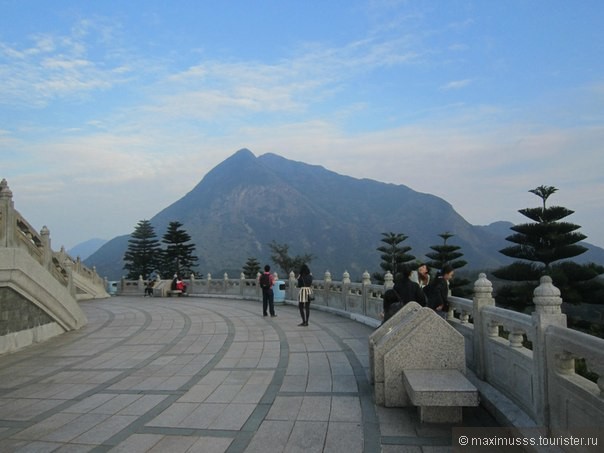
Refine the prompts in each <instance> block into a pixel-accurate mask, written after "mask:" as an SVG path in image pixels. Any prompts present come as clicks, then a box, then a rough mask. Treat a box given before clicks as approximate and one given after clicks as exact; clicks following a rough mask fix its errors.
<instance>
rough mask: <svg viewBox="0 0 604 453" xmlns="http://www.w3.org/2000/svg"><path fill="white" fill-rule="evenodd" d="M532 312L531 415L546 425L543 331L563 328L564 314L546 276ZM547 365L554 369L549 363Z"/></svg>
mask: <svg viewBox="0 0 604 453" xmlns="http://www.w3.org/2000/svg"><path fill="white" fill-rule="evenodd" d="M533 302H534V304H535V311H534V312H533V314H532V323H533V327H534V329H535V338H534V340H533V366H534V367H535V373H534V376H535V385H536V388H535V389H534V393H535V398H534V400H535V403H536V407H535V413H536V416H537V420H536V421H537V423H539V424H541V425H543V426H548V425H549V393H548V386H547V370H548V363H547V351H546V344H545V331H546V330H547V328H548V327H549V326H560V327H566V315H565V314H563V313H562V309H561V307H562V298H561V297H560V290H559V289H558V288H556V287H555V286H554V285H553V283H552V279H551V277H550V276H548V275H545V276H543V277H541V280H540V285H539V286H538V287H537V288H535V291H534V292H533ZM551 366H552V367H553V366H556V364H555V363H552V364H551Z"/></svg>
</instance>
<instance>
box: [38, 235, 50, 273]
mask: <svg viewBox="0 0 604 453" xmlns="http://www.w3.org/2000/svg"><path fill="white" fill-rule="evenodd" d="M40 237H41V238H42V266H44V267H45V268H46V269H47V270H49V271H50V270H51V266H52V249H51V248H50V231H49V230H48V228H47V227H46V225H44V226H43V227H42V229H41V230H40Z"/></svg>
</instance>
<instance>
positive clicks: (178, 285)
mask: <svg viewBox="0 0 604 453" xmlns="http://www.w3.org/2000/svg"><path fill="white" fill-rule="evenodd" d="M176 290H177V291H182V294H184V293H186V292H187V285H186V283H185V282H184V281H183V280H182V279H181V278H180V276H179V277H178V278H177V280H176Z"/></svg>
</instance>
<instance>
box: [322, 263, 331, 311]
mask: <svg viewBox="0 0 604 453" xmlns="http://www.w3.org/2000/svg"><path fill="white" fill-rule="evenodd" d="M330 295H331V272H329V271H325V275H324V276H323V302H324V303H325V306H327V307H329V299H330V297H329V296H330Z"/></svg>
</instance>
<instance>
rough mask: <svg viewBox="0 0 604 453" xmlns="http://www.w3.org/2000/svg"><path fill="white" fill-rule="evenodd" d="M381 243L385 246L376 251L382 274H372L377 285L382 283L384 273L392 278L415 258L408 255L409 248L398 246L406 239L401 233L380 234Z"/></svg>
mask: <svg viewBox="0 0 604 453" xmlns="http://www.w3.org/2000/svg"><path fill="white" fill-rule="evenodd" d="M382 236H383V237H382V239H381V242H383V243H384V244H385V245H381V246H379V247H378V248H377V249H376V250H377V251H378V252H380V253H381V255H380V258H381V259H382V261H381V263H380V267H381V268H382V270H383V272H382V273H380V272H374V274H373V278H374V280H376V281H378V282H379V283H383V282H384V275H385V274H386V272H390V273H391V274H392V276H393V277H396V276H397V274H398V273H400V272H401V271H402V267H403V265H404V264H405V263H408V262H409V261H413V260H414V259H415V256H413V255H410V254H408V253H407V252H409V251H411V247H409V246H406V245H405V246H402V245H400V244H401V243H403V242H404V241H405V240H407V239H408V236H406V235H405V234H403V233H392V232H390V233H382Z"/></svg>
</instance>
